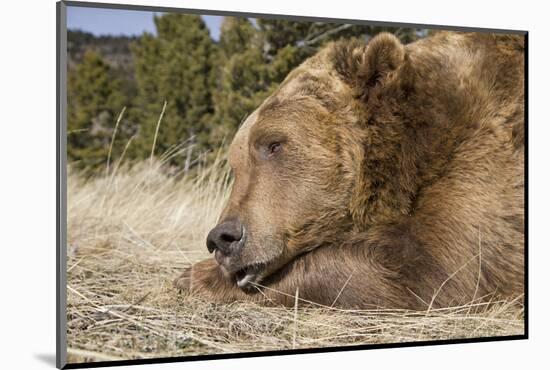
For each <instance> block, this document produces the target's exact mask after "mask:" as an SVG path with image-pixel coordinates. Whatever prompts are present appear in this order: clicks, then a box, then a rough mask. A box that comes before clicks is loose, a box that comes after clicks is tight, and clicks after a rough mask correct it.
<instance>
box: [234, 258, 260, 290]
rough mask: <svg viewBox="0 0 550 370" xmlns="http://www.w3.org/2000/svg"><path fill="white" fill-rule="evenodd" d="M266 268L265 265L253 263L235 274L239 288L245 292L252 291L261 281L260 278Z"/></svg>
mask: <svg viewBox="0 0 550 370" xmlns="http://www.w3.org/2000/svg"><path fill="white" fill-rule="evenodd" d="M264 266H265V264H264V263H253V264H250V265H247V266H245V267H244V268H242V269H240V270H238V271H237V272H235V275H234V276H235V282H236V283H237V286H238V287H239V288H241V289H243V290H249V289H251V288H252V287H253V286H254V285H255V284H256V283H257V280H259V279H258V278H259V277H260V273H261V272H262V270H263V269H264Z"/></svg>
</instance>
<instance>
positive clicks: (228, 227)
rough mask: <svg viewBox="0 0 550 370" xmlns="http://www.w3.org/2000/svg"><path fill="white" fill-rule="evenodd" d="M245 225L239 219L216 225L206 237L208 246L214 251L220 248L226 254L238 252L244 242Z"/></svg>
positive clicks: (209, 249) (210, 250)
mask: <svg viewBox="0 0 550 370" xmlns="http://www.w3.org/2000/svg"><path fill="white" fill-rule="evenodd" d="M242 237H243V227H242V224H241V223H240V222H239V221H238V220H231V221H225V222H223V223H221V224H219V225H217V226H216V227H214V228H213V229H212V230H210V232H209V233H208V236H207V237H206V247H207V248H208V252H210V253H212V252H214V251H215V250H219V251H220V252H222V253H223V254H225V255H230V254H232V253H235V252H237V250H238V249H240V247H242V245H241V244H242V243H238V242H239V241H241V240H242Z"/></svg>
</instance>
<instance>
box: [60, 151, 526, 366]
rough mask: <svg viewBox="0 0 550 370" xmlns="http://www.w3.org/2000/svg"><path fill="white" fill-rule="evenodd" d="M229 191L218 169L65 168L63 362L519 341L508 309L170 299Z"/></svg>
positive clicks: (519, 318)
mask: <svg viewBox="0 0 550 370" xmlns="http://www.w3.org/2000/svg"><path fill="white" fill-rule="evenodd" d="M222 157H223V156H222ZM229 184H230V179H229V177H228V171H227V170H226V168H225V166H224V165H223V164H222V163H221V161H217V162H216V163H215V164H214V165H211V166H208V167H207V168H204V169H200V170H198V173H195V174H193V175H192V176H183V175H177V174H176V175H174V174H173V171H170V169H169V168H167V167H166V165H165V164H164V163H163V162H162V158H161V159H154V160H152V161H145V162H143V163H141V164H137V165H134V166H132V167H131V168H130V167H125V166H120V162H116V163H114V164H113V165H112V166H111V168H110V169H107V170H106V171H105V174H102V175H96V176H92V177H86V179H85V177H84V176H83V175H82V174H78V173H76V172H74V171H72V170H71V169H69V177H68V246H67V248H68V250H67V254H68V258H67V271H68V282H67V330H68V333H67V334H68V336H67V337H68V345H67V347H68V360H69V362H70V363H74V362H84V361H109V360H122V359H138V358H152V357H171V356H193V355H199V354H201V355H202V354H218V353H235V352H252V351H265V350H282V349H292V348H313V347H334V346H346V345H358V344H369V343H397V342H413V341H424V340H434V339H449V338H478V337H490V336H507V335H519V334H523V332H524V326H523V325H524V322H523V308H522V307H521V306H519V305H518V304H517V302H514V301H508V302H493V304H492V305H488V304H486V303H481V302H479V301H477V302H472V303H471V304H469V305H466V306H461V307H451V308H446V309H437V310H435V309H433V310H431V309H428V310H425V311H403V310H363V311H360V310H339V309H335V308H331V307H326V306H325V307H320V306H312V305H309V304H308V303H307V302H304V301H303V300H301V299H297V300H296V302H297V304H296V306H295V307H294V308H284V307H265V306H259V305H256V304H251V303H238V302H235V303H232V304H228V305H216V304H213V303H209V302H207V301H204V300H201V299H200V297H193V296H188V295H186V294H181V293H178V292H177V291H176V289H175V288H174V287H173V284H172V281H173V279H174V278H175V277H176V276H178V274H180V273H181V271H182V269H183V268H184V267H185V266H189V265H190V264H191V263H193V262H196V261H198V260H201V259H204V258H206V257H208V256H209V255H208V252H207V250H206V246H205V238H206V234H207V233H208V231H209V230H210V228H211V227H213V226H214V225H215V223H216V220H217V217H218V215H219V213H220V211H221V208H222V206H223V203H224V201H225V199H226V198H227V196H228V193H227V189H228V188H229ZM298 298H299V296H298ZM520 298H521V297H518V299H517V301H519V300H520Z"/></svg>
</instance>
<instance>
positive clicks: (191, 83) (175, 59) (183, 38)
mask: <svg viewBox="0 0 550 370" xmlns="http://www.w3.org/2000/svg"><path fill="white" fill-rule="evenodd" d="M154 21H155V26H156V29H157V36H152V35H144V36H143V37H142V38H141V39H140V40H139V41H138V42H137V43H136V44H134V45H133V47H132V50H133V52H134V56H135V60H136V79H137V88H138V96H137V99H136V101H137V110H135V111H134V114H133V116H134V117H136V118H137V119H138V120H139V122H140V132H139V140H138V153H136V154H137V156H139V157H145V156H148V155H149V154H150V151H151V148H152V145H153V138H154V135H155V131H156V127H157V121H158V118H159V115H160V112H161V109H162V106H163V103H164V102H165V101H166V102H167V107H166V111H165V114H164V117H163V119H162V122H161V125H160V128H159V131H158V137H157V141H156V148H155V153H156V154H162V153H165V152H166V151H167V150H172V149H174V148H175V147H176V146H178V145H180V144H182V143H185V142H187V143H193V144H194V145H195V147H196V148H197V149H198V151H196V153H198V152H200V151H203V150H205V149H207V146H206V145H207V141H208V132H207V128H208V126H209V125H210V124H209V121H210V119H211V114H212V110H213V109H212V101H211V87H212V78H211V65H212V54H213V51H214V44H213V41H212V39H211V38H210V34H209V32H208V29H207V28H206V26H205V24H204V22H203V21H202V19H201V18H200V16H195V15H185V14H166V15H162V16H159V17H155V19H154ZM136 112H137V113H136ZM190 159H191V155H190V152H187V155H183V156H176V157H174V158H173V160H172V163H173V164H177V165H184V166H186V169H188V167H189V165H190Z"/></svg>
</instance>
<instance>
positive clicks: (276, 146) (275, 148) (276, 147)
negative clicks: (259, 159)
mask: <svg viewBox="0 0 550 370" xmlns="http://www.w3.org/2000/svg"><path fill="white" fill-rule="evenodd" d="M267 151H268V153H269V156H270V157H271V156H274V155H275V154H277V153H278V152H280V151H281V143H280V142H278V141H275V142H273V143H271V144H269V145H268V147H267Z"/></svg>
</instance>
